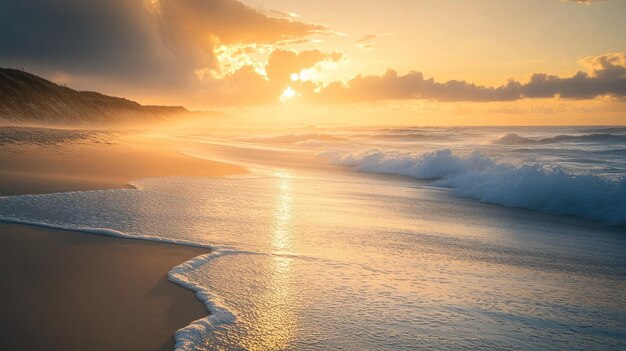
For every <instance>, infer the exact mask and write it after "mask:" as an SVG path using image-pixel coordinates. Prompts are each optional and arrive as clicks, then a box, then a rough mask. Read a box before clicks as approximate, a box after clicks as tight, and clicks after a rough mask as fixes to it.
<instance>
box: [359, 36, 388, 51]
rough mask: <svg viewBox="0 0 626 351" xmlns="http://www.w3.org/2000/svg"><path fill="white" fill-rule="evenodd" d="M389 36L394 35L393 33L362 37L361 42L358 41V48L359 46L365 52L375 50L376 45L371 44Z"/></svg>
mask: <svg viewBox="0 0 626 351" xmlns="http://www.w3.org/2000/svg"><path fill="white" fill-rule="evenodd" d="M389 35H393V34H391V33H379V34H366V35H364V36H362V37H361V38H360V39H359V40H357V41H356V42H355V43H356V46H358V47H359V48H361V49H364V50H369V49H373V48H374V44H372V43H371V42H372V41H373V40H375V39H378V38H380V37H386V36H389Z"/></svg>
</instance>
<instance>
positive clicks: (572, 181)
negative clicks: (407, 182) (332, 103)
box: [320, 149, 626, 225]
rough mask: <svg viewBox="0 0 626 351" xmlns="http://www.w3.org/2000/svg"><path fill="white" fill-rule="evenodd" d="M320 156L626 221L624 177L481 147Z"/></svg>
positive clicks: (487, 195) (487, 198) (466, 193)
mask: <svg viewBox="0 0 626 351" xmlns="http://www.w3.org/2000/svg"><path fill="white" fill-rule="evenodd" d="M320 155H321V156H322V157H325V158H327V159H328V160H330V162H332V163H335V164H339V165H345V166H352V167H354V168H355V169H356V170H358V171H362V172H371V173H385V174H397V175H404V176H409V177H413V178H416V179H426V180H434V181H435V183H434V184H435V185H436V186H441V187H446V188H450V189H452V191H453V192H454V193H455V194H456V195H458V196H461V197H467V198H473V199H477V200H480V201H483V202H487V203H493V204H498V205H504V206H509V207H519V208H527V209H532V210H536V211H540V212H546V213H552V214H561V215H573V216H578V217H583V218H587V219H592V220H597V221H602V222H606V223H608V224H612V225H625V224H626V178H620V179H608V178H605V177H601V176H598V175H594V174H584V175H577V174H572V173H570V172H568V171H567V170H565V169H562V168H559V167H555V168H547V167H544V166H543V165H540V164H532V165H523V166H514V165H512V164H509V163H498V162H496V161H494V160H493V159H491V158H489V157H487V156H484V155H482V154H481V153H480V152H478V151H474V152H472V153H470V154H467V155H456V154H453V153H452V151H451V150H449V149H441V150H436V151H433V152H429V153H425V154H420V155H416V154H409V153H402V152H388V151H380V150H376V149H372V150H369V151H365V152H357V153H353V152H346V151H342V150H328V151H325V152H323V153H321V154H320Z"/></svg>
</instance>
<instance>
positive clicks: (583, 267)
mask: <svg viewBox="0 0 626 351" xmlns="http://www.w3.org/2000/svg"><path fill="white" fill-rule="evenodd" d="M365 132H367V133H365ZM410 132H411V133H413V134H415V133H417V132H418V131H417V130H414V129H411V130H410ZM419 132H420V133H422V134H428V133H429V132H430V137H431V139H437V138H438V136H437V135H436V134H437V133H445V134H446V135H450V136H451V137H454V138H457V139H459V138H460V137H459V135H465V134H467V135H471V138H473V139H472V140H473V141H471V142H469V141H466V142H461V141H457V143H456V144H454V146H455V148H452V149H451V155H460V156H459V157H460V159H462V160H463V159H466V157H465V156H464V154H463V152H468V153H471V152H472V151H473V150H474V149H479V150H480V151H479V152H481V155H483V156H484V157H488V158H489V159H490V160H492V161H493V162H495V163H498V164H502V163H503V162H507V163H510V164H514V165H516V167H519V165H520V162H523V159H524V158H532V157H531V156H528V155H524V156H522V157H518V156H514V155H516V154H515V153H514V152H513V151H512V150H508V149H507V150H505V149H501V148H499V147H497V146H495V144H493V143H489V142H488V141H486V142H484V143H483V141H481V143H482V144H481V143H478V142H477V141H476V140H483V139H485V135H486V132H484V131H483V130H482V129H481V130H473V129H463V130H461V131H459V130H446V131H441V132H440V131H432V130H431V131H429V130H425V131H419ZM498 132H499V131H498ZM516 132H519V131H516ZM557 132H558V134H559V135H565V134H566V132H567V133H574V131H572V130H567V131H561V130H559V131H557ZM381 133H383V131H380V130H370V129H368V130H366V131H362V130H357V131H355V130H348V131H346V130H342V131H334V132H333V136H334V137H335V139H333V138H328V137H324V138H320V137H317V139H323V140H322V141H321V143H323V144H319V143H313V142H311V140H315V137H314V138H313V139H311V135H308V136H305V137H301V138H297V137H293V136H291V137H290V138H289V140H288V141H287V142H285V143H283V142H280V143H279V145H277V136H275V135H270V136H268V137H267V138H270V137H271V138H273V139H271V142H269V143H267V142H265V141H266V140H262V141H260V140H258V139H257V140H254V142H250V141H249V140H248V141H242V140H239V139H243V138H244V137H241V136H240V135H239V134H241V133H239V134H237V136H236V137H233V135H234V134H233V135H227V136H226V137H224V136H223V135H222V136H220V137H219V139H220V142H219V143H217V142H216V138H215V137H213V136H208V137H207V136H200V137H198V139H197V140H195V141H193V142H187V143H185V144H181V149H183V150H184V151H186V152H188V153H190V154H194V155H196V156H203V155H204V156H205V157H215V156H220V155H221V157H224V158H227V157H230V158H231V159H233V160H235V161H237V162H240V163H243V164H247V165H249V166H255V168H253V169H252V173H251V174H248V175H245V176H237V177H233V178H222V179H209V178H162V179H145V180H139V181H136V182H134V184H135V185H136V186H137V187H138V189H136V190H131V189H118V190H104V191H88V192H73V193H60V194H49V195H34V196H32V195H31V196H17V197H0V214H1V216H2V218H1V219H3V220H10V221H24V222H30V223H38V224H40V225H51V226H59V227H64V228H68V229H77V230H85V231H91V232H94V233H104V234H117V235H126V236H133V237H143V238H146V239H158V240H166V241H175V242H184V243H193V244H198V245H209V246H211V247H213V248H214V251H213V253H211V254H210V255H207V256H203V257H199V258H197V259H196V260H194V261H191V262H188V263H187V264H184V265H181V266H179V267H177V268H176V269H174V270H173V271H172V272H171V274H170V278H171V279H172V280H174V281H177V282H179V283H181V284H183V285H185V286H187V287H189V288H192V289H194V290H196V291H197V292H198V294H199V297H200V298H201V299H203V300H204V301H205V302H206V303H207V306H208V308H210V309H211V312H212V315H211V316H210V317H208V318H206V319H204V320H199V321H196V322H194V323H192V324H191V325H190V326H189V327H187V328H185V329H183V330H181V331H179V333H178V334H177V345H178V347H179V348H180V349H209V350H212V349H259V350H285V349H293V350H301V349H305V350H328V349H345V350H354V349H371V350H374V349H375V350H380V349H385V350H416V349H424V350H426V349H428V350H431V349H435V350H467V349H485V350H493V349H502V350H537V349H541V350H563V349H567V350H590V349H594V350H621V349H624V348H626V307H625V306H624V304H623V301H624V300H625V298H626V293H625V291H626V250H625V249H626V228H624V227H623V226H619V225H618V226H611V225H607V224H606V223H603V222H601V221H600V222H598V221H590V220H585V219H582V218H576V217H572V216H556V215H551V214H545V213H540V212H537V211H533V210H529V209H516V208H507V207H503V206H498V205H494V204H486V203H481V202H478V201H476V200H473V199H469V198H463V197H458V196H457V195H458V194H457V193H455V191H454V190H455V189H454V188H452V189H450V188H448V187H445V186H442V185H439V183H437V182H440V181H442V180H445V179H452V178H449V177H450V176H451V175H452V173H449V172H448V173H447V174H446V172H444V173H442V177H438V178H439V179H438V180H435V181H432V180H428V181H426V180H416V179H413V178H411V176H412V175H411V174H404V173H399V174H401V175H405V176H409V177H398V176H396V175H393V174H385V175H378V174H368V173H363V172H352V171H351V170H350V169H349V168H348V169H345V168H338V167H334V166H328V165H324V163H323V162H320V161H319V160H318V161H315V160H313V161H311V162H309V158H310V159H315V157H314V155H317V154H319V153H324V152H338V151H335V150H336V149H337V148H342V150H341V151H339V152H343V153H344V154H345V153H346V152H349V153H351V154H352V155H357V154H360V153H363V152H367V150H368V149H367V148H372V147H375V148H377V149H378V150H379V151H381V150H382V152H394V153H399V152H402V153H414V154H412V157H413V158H406V159H404V161H403V162H405V164H406V162H408V166H409V168H411V167H413V168H412V169H417V168H415V167H414V166H415V161H414V160H418V161H417V162H420V161H419V160H420V158H419V157H421V156H420V155H422V154H423V153H427V152H431V151H433V150H437V149H441V146H450V145H449V143H448V145H440V144H445V142H441V143H440V142H439V141H438V142H436V143H435V144H437V145H430V144H429V145H426V144H423V143H420V142H416V141H412V142H410V143H409V144H410V145H400V146H396V145H394V144H391V145H387V144H384V143H383V144H376V143H374V144H371V145H370V144H369V143H365V142H362V141H361V139H365V138H366V137H364V136H362V135H363V134H367V135H380V134H381ZM384 133H387V134H393V133H396V134H398V132H396V131H394V132H393V133H390V132H388V131H384ZM402 133H407V132H406V131H402ZM481 133H482V134H481ZM490 133H492V132H490ZM535 133H536V134H533V135H531V136H529V137H533V138H535V139H537V140H541V139H540V138H543V139H545V138H551V136H550V134H549V133H547V132H546V131H545V130H544V131H543V133H544V134H541V135H539V134H540V133H539V132H535ZM616 133H617V132H616ZM315 134H318V135H319V133H315ZM504 134H506V133H504ZM504 134H503V135H504ZM298 135H301V134H298ZM350 135H353V136H352V137H350ZM354 135H360V136H359V137H354ZM477 135H480V136H477ZM494 135H495V134H494ZM307 138H308V139H307ZM359 138H360V139H359ZM368 138H369V136H368ZM180 139H183V140H191V139H190V138H189V135H181V136H180ZM299 139H306V140H304V141H302V140H299ZM494 140H498V139H497V137H494ZM533 140H534V139H533ZM302 142H305V143H306V144H305V145H303V144H302ZM568 142H569V141H568ZM585 142H587V141H585ZM259 143H261V144H262V145H263V147H258V144H259ZM338 143H340V144H341V145H339V144H338ZM385 143H386V142H385ZM215 144H219V145H217V146H216V145H215ZM404 144H406V143H404ZM544 146H545V145H542V147H544ZM577 147H578V148H579V149H581V150H582V151H581V152H588V148H586V147H584V146H581V145H578V146H577ZM615 147H616V146H615V145H612V146H610V148H615ZM235 148H236V149H235ZM590 148H592V147H590ZM593 148H599V147H598V146H594V147H593ZM418 149H419V150H418ZM532 152H534V153H537V152H544V151H537V150H535V149H533V151H532ZM344 154H342V155H344ZM311 155H313V156H311ZM542 157H543V158H542V160H545V161H544V162H548V160H549V159H551V158H556V159H559V158H558V156H555V155H553V154H550V153H548V152H544V154H543V156H542ZM298 160H300V161H302V160H307V162H303V161H302V162H298ZM370 160H371V159H370ZM383 160H385V158H383ZM411 160H413V161H411ZM449 160H450V158H449V159H446V160H444V161H446V162H447V161H449ZM322 161H323V159H322ZM411 162H413V163H411ZM452 162H455V161H454V160H453V161H452ZM607 162H609V161H607ZM610 162H613V161H610ZM615 162H618V161H615ZM303 163H305V164H303ZM461 164H463V162H461ZM379 165H381V163H379ZM382 165H383V166H384V165H385V164H384V163H382ZM435 165H437V166H439V165H441V163H437V162H436V163H435ZM562 165H563V164H562V162H556V166H562ZM549 166H553V165H552V164H549ZM431 167H432V166H431ZM472 167H474V166H472ZM586 167H587V166H585V167H578V168H577V167H571V168H568V169H567V171H568V172H572V173H571V174H581V172H589V170H592V169H597V168H598V166H597V165H596V166H592V165H591V164H590V166H589V167H588V168H589V169H587V168H586ZM620 167H621V166H620ZM448 168H449V167H448ZM600 168H601V169H604V168H606V167H605V165H603V166H600ZM394 169H397V168H394ZM457 169H458V168H457ZM460 169H461V170H460V171H459V172H460V173H455V174H456V175H458V174H464V172H465V170H464V169H463V167H461V168H460ZM362 171H367V170H363V169H362ZM472 171H473V172H475V174H480V172H483V170H481V169H472ZM622 171H623V169H622ZM476 172H478V173H476ZM384 173H394V172H384ZM568 174H570V173H568ZM615 174H616V172H605V171H597V172H596V173H593V176H594V177H595V176H601V177H606V178H602V179H609V180H608V181H611V182H619V180H615V179H617V178H615ZM585 190H587V189H585ZM511 196H515V193H511ZM553 196H555V195H554V194H553ZM556 196H558V194H557V195H556ZM623 201H624V200H623V199H622V202H619V199H618V201H616V202H615V204H616V205H617V206H621V205H623ZM612 204H613V203H609V204H608V205H607V206H610V205H612ZM520 207H525V206H520ZM616 213H617V216H619V212H616ZM42 293H43V292H42Z"/></svg>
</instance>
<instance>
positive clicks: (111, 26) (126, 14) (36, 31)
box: [0, 0, 326, 85]
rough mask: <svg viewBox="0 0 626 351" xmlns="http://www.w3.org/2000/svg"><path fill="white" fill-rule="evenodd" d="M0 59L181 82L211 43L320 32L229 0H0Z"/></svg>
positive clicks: (52, 69) (132, 80) (204, 59)
mask: <svg viewBox="0 0 626 351" xmlns="http://www.w3.org/2000/svg"><path fill="white" fill-rule="evenodd" d="M0 8H1V9H2V11H0V48H2V49H1V50H0V64H2V65H8V66H25V67H27V68H33V69H35V70H36V71H37V72H41V73H42V74H45V73H46V72H49V73H63V74H67V75H70V76H71V75H74V76H81V75H82V76H92V77H100V78H102V79H109V80H113V81H116V82H118V83H122V84H138V85H142V84H143V85H152V84H153V83H159V84H179V85H185V84H189V83H190V82H193V81H194V80H195V72H196V71H197V70H198V69H214V70H216V69H219V62H218V60H217V58H216V56H215V54H214V50H215V48H217V47H221V46H229V45H240V44H258V45H272V44H275V43H278V42H284V41H289V40H301V39H303V38H305V37H307V36H310V35H312V34H315V33H320V32H324V31H326V28H325V27H324V26H321V25H317V24H311V23H305V22H301V21H297V20H293V19H287V18H275V17H270V16H268V15H266V14H263V13H261V12H259V11H257V10H255V9H253V8H252V7H249V6H247V5H245V4H243V3H241V2H239V1H236V0H100V1H84V0H20V1H14V0H0Z"/></svg>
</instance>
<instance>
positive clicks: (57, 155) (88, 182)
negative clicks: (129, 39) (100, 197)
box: [0, 143, 244, 350]
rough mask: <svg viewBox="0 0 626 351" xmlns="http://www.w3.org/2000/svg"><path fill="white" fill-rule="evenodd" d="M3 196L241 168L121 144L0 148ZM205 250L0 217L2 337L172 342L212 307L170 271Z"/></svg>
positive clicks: (157, 345) (167, 346) (82, 342)
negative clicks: (4, 220)
mask: <svg viewBox="0 0 626 351" xmlns="http://www.w3.org/2000/svg"><path fill="white" fill-rule="evenodd" d="M0 164H2V168H1V169H0V195H16V194H34V193H48V192H56V191H72V190H87V189H103V188H120V187H127V182H128V181H130V180H132V179H137V178H142V177H157V176H225V175H229V174H234V173H239V172H243V171H244V170H243V169H242V168H240V167H237V166H233V165H229V164H224V163H220V162H212V161H204V160H198V159H194V158H190V157H186V156H184V155H180V154H177V153H174V152H164V151H159V150H146V149H142V148H135V147H131V146H128V145H124V144H110V145H109V144H103V145H95V144H92V143H86V144H76V143H68V144H67V145H65V144H61V145H33V144H29V143H25V144H20V143H17V144H11V145H4V146H2V147H0ZM205 253H207V250H206V249H199V248H193V247H186V246H179V245H171V244H163V243H154V242H148V241H141V240H131V239H120V238H112V237H106V236H100V235H93V234H86V233H78V232H71V231H62V230H55V229H48V228H42V227H36V226H28V225H18V224H10V223H0V276H1V277H2V286H1V289H0V300H1V301H3V303H2V313H1V314H0V324H1V327H0V340H2V341H1V342H0V344H1V345H2V349H7V350H8V349H11V350H172V349H173V347H174V333H175V332H176V330H178V329H180V328H182V327H184V326H186V325H188V324H189V323H190V322H192V321H194V320H196V319H198V318H202V317H205V316H206V315H207V311H206V310H205V308H204V306H203V304H202V303H201V302H200V301H199V300H197V299H196V298H195V296H194V294H193V293H192V292H190V291H188V290H185V289H184V288H182V287H180V286H178V285H176V284H174V283H171V282H169V281H168V280H167V272H168V271H169V270H170V269H171V268H172V267H174V266H176V265H178V264H180V263H183V262H185V261H187V260H189V259H191V258H193V257H196V256H198V255H202V254H205Z"/></svg>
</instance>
